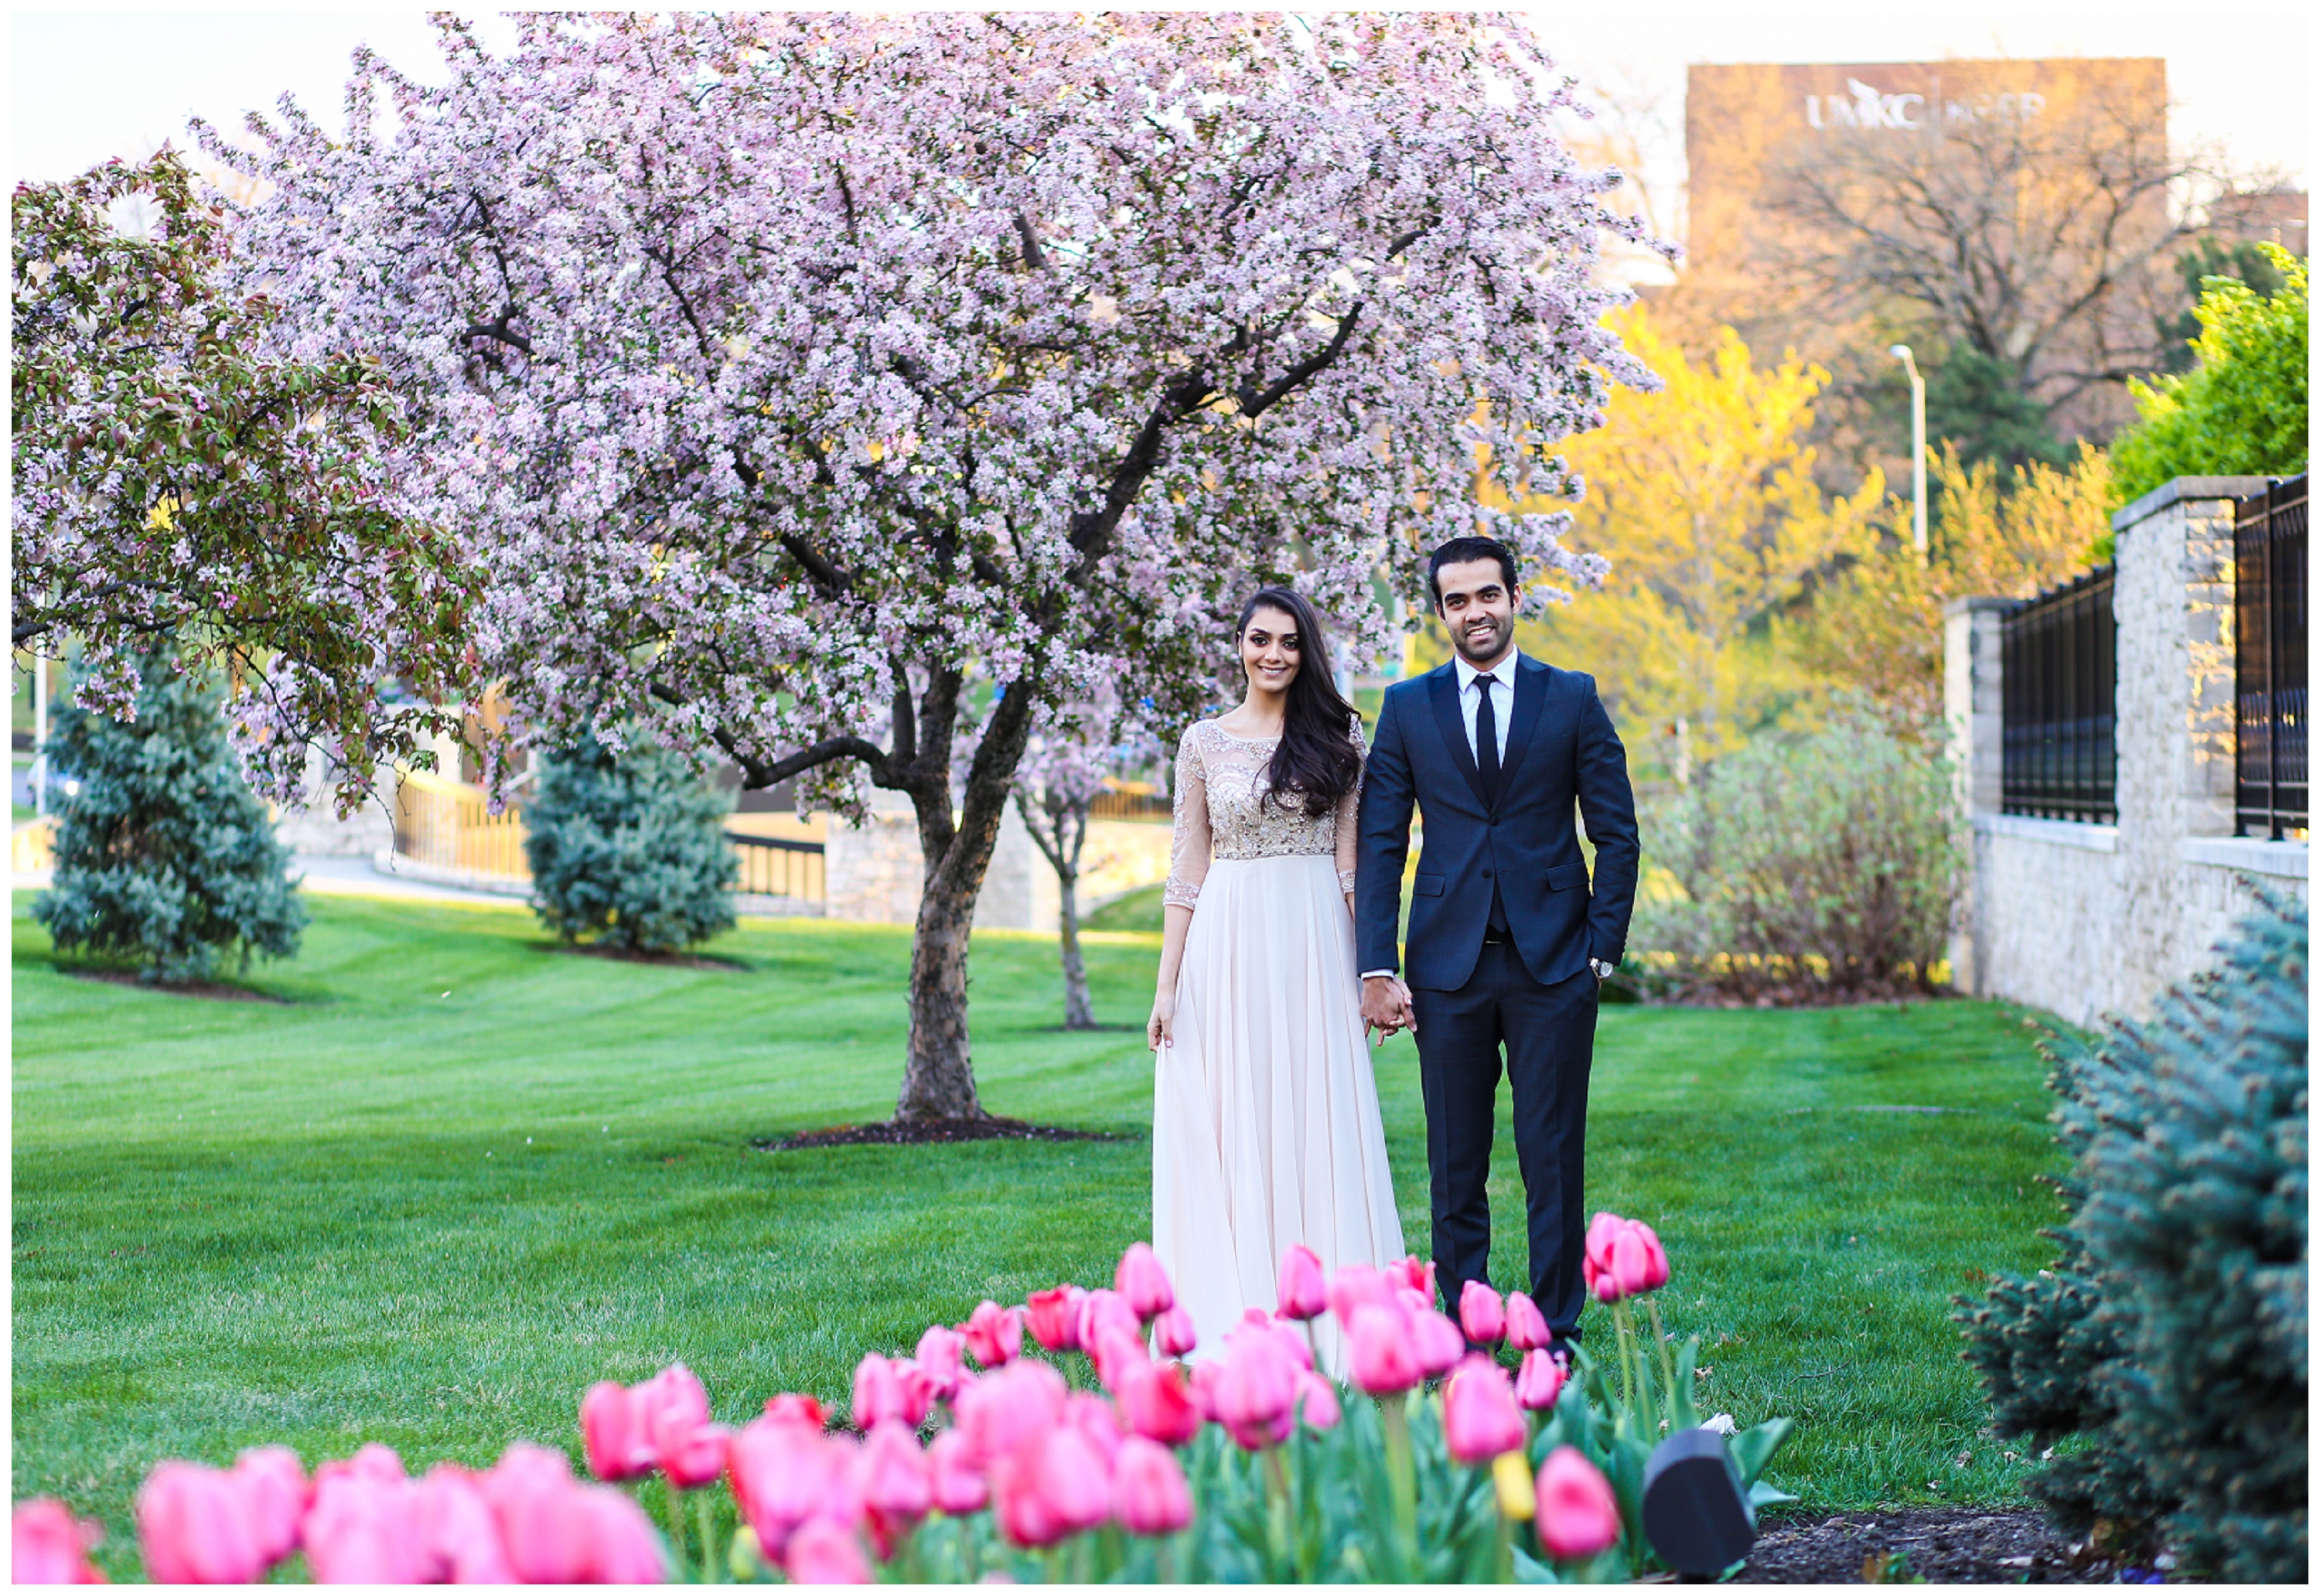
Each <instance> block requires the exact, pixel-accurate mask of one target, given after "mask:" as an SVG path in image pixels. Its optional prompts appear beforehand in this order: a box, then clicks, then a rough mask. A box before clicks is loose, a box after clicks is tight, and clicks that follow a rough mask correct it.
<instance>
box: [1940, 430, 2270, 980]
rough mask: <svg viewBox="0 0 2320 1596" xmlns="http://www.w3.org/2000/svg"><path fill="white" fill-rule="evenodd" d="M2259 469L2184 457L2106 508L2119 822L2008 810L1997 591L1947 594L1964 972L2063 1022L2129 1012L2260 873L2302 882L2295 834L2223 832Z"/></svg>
mask: <svg viewBox="0 0 2320 1596" xmlns="http://www.w3.org/2000/svg"><path fill="white" fill-rule="evenodd" d="M2263 485H2264V482H2263V479H2262V478H2261V477H2213V476H2205V477H2178V478H2177V479H2176V480H2174V481H2173V482H2170V483H2168V484H2167V485H2164V486H2162V487H2161V488H2159V489H2157V490H2156V491H2154V492H2152V493H2150V494H2145V495H2144V496H2143V498H2141V499H2138V500H2136V501H2135V502H2134V503H2132V504H2130V505H2128V506H2127V507H2126V508H2125V509H2124V510H2122V511H2120V512H2118V514H2117V515H2116V516H2114V517H2113V518H2112V521H2111V526H2112V530H2114V531H2115V532H2116V534H2117V549H2118V553H2117V560H2118V575H2117V579H2116V583H2115V584H2114V585H2113V590H2112V605H2113V612H2114V613H2115V614H2116V617H2117V621H2118V676H2117V681H2118V686H2117V697H2116V712H2117V727H2118V730H2117V748H2118V823H2117V824H2116V825H2115V826H2096V825H2084V824H2079V823H2076V822H2071V821H2042V820H2029V819H2025V818H2024V817H2020V816H2014V815H2007V814H2003V813H2000V812H1999V810H2000V807H2001V787H2000V771H1999V768H1998V760H1999V749H2000V740H1999V739H2000V734H2001V730H2002V719H2001V715H2000V705H2001V703H2002V699H2001V697H2000V694H2001V692H2002V686H2001V675H2000V669H2001V664H2002V657H2001V653H2000V649H1999V623H2000V621H2001V620H2002V617H2003V613H2004V611H2005V609H2006V608H2007V605H2006V603H2004V601H2000V600H1992V599H1980V598H1974V599H1961V600H1958V601H1956V602H1954V603H1952V604H1951V605H1950V606H1949V611H1948V616H1947V628H1948V630H1947V636H1946V638H1945V639H1944V643H1945V646H1944V663H1945V667H1946V672H1947V681H1946V683H1945V699H1946V703H1947V708H1948V712H1949V718H1950V727H1951V737H1952V751H1953V756H1954V757H1955V758H1956V760H1957V766H1958V785H1959V793H1960V797H1961V799H1962V802H1963V803H1964V806H1965V808H1966V809H1967V811H1968V812H1969V813H1970V815H1971V821H1972V826H1973V846H1972V878H1971V882H1970V884H1969V886H1968V889H1967V892H1966V893H1965V896H1964V900H1963V902H1962V905H1961V911H1960V916H1959V922H1958V926H1957V929H1956V931H1955V934H1954V935H1953V939H1952V943H1951V950H1950V951H1951V965H1952V968H1953V970H1954V971H1955V972H1956V975H1955V979H1956V981H1957V983H1958V984H1959V985H1960V986H1961V987H1962V988H1963V989H1965V990H1967V991H1971V992H1974V993H1980V994H1984V995H1989V996H1997V997H2005V998H2011V999H2014V1000H2016V1001H2017V1002H2025V1003H2033V1004H2035V1005H2036V1006H2038V1007H2039V1008H2042V1009H2045V1010H2048V1011H2052V1012H2053V1013H2055V1014H2057V1015H2060V1016H2061V1017H2062V1018H2063V1019H2065V1020H2070V1021H2071V1022H2072V1023H2074V1024H2081V1025H2083V1024H2087V1023H2089V1022H2090V1021H2091V1020H2093V1019H2095V1017H2096V1016H2098V1015H2099V1014H2101V1013H2104V1012H2106V1011H2107V1012H2116V1013H2125V1014H2140V1013H2143V1012H2145V1011H2148V1009H2149V1007H2150V1004H2151V1002H2152V999H2153V998H2154V997H2155V996H2156V995H2157V994H2158V993H2159V992H2160V991H2161V990H2162V989H2163V988H2164V987H2166V986H2168V985H2169V984H2172V983H2174V982H2177V981H2180V980H2182V979H2183V978H2184V977H2185V976H2187V975H2190V974H2191V973H2193V972H2194V971H2196V970H2198V969H2199V968H2201V967H2202V966H2204V965H2205V964H2206V962H2207V950H2208V949H2209V948H2212V947H2213V946H2214V945H2215V943H2216V941H2217V939H2220V938H2221V937H2222V936H2223V934H2224V933H2225V931H2226V930H2227V929H2229V927H2230V925H2231V923H2232V921H2233V920H2235V919H2236V918H2238V917H2239V916H2240V915H2242V914H2244V913H2245V912H2246V911H2248V910H2249V908H2251V907H2252V904H2253V901H2254V900H2253V893H2254V891H2255V884H2256V883H2258V882H2265V883H2268V884H2270V885H2271V886H2272V887H2273V888H2275V889H2285V890H2288V891H2290V892H2292V893H2295V894H2296V895H2297V896H2298V897H2301V898H2306V899H2307V901H2308V894H2309V886H2308V877H2309V874H2310V854H2309V848H2308V847H2307V845H2306V844H2305V843H2302V842H2269V841H2261V840H2257V839H2249V838H2239V837H2234V836H2233V835H2232V834H2231V833H2232V830H2233V779H2234V777H2233V761H2234V736H2233V706H2232V694H2233V685H2232V665H2233V636H2232V581H2233V571H2232V501H2233V500H2234V499H2235V498H2239V497H2242V496H2243V495H2245V494H2251V493H2254V492H2257V491H2259V490H2260V489H2261V488H2262V487H2263Z"/></svg>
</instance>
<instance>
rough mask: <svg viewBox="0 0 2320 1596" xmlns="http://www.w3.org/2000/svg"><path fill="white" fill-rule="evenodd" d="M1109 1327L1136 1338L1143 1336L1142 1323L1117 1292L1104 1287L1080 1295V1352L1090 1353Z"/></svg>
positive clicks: (1126, 1300) (1126, 1301)
mask: <svg viewBox="0 0 2320 1596" xmlns="http://www.w3.org/2000/svg"><path fill="white" fill-rule="evenodd" d="M1110 1326H1117V1327H1118V1328H1120V1329H1123V1330H1126V1331H1127V1332H1128V1334H1129V1335H1131V1336H1135V1337H1138V1338H1141V1337H1142V1335H1143V1334H1144V1321H1143V1320H1142V1319H1138V1318H1137V1317H1136V1310H1134V1309H1133V1308H1130V1307H1129V1306H1128V1299H1127V1298H1125V1297H1123V1296H1121V1295H1120V1294H1119V1292H1115V1291H1113V1290H1111V1289H1110V1287H1108V1286H1099V1287H1098V1288H1097V1289H1096V1290H1094V1291H1092V1292H1082V1293H1081V1294H1080V1321H1079V1345H1080V1350H1081V1351H1083V1352H1092V1350H1093V1348H1094V1347H1095V1345H1096V1343H1097V1342H1098V1341H1099V1340H1100V1339H1101V1338H1102V1336H1103V1332H1104V1330H1105V1328H1107V1327H1110Z"/></svg>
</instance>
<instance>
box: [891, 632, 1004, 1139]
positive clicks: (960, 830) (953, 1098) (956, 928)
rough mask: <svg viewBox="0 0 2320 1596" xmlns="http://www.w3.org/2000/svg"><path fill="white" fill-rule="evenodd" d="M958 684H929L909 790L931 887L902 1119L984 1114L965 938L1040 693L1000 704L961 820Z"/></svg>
mask: <svg viewBox="0 0 2320 1596" xmlns="http://www.w3.org/2000/svg"><path fill="white" fill-rule="evenodd" d="M957 689H958V684H957V682H956V679H955V678H954V679H952V680H950V681H949V682H947V683H946V684H938V685H937V686H935V687H932V688H930V689H929V694H928V700H929V708H928V711H927V712H924V713H922V714H921V715H920V717H919V721H920V727H919V730H920V734H921V736H922V739H923V751H922V752H921V753H920V756H919V757H918V759H917V760H916V761H915V765H916V767H917V771H918V775H917V778H916V779H914V780H913V781H912V782H911V784H910V785H909V786H908V787H907V788H906V789H905V790H907V791H908V792H909V793H910V794H911V804H912V806H913V807H914V808H915V809H916V810H917V811H918V816H919V846H920V849H921V850H922V852H923V854H924V856H925V858H926V890H925V893H924V895H922V896H921V897H920V900H919V919H918V928H917V931H916V933H915V935H914V936H913V937H912V938H911V1047H910V1055H909V1056H908V1057H907V1058H905V1059H904V1060H903V1063H902V1095H901V1096H900V1097H899V1098H897V1099H896V1100H895V1103H894V1118H896V1119H897V1120H936V1119H957V1118H964V1119H980V1118H982V1117H983V1103H982V1101H981V1100H980V1099H979V1098H978V1097H977V1096H976V1095H975V1090H974V1059H973V1056H972V1055H971V1053H970V1051H969V1047H968V1039H967V1029H966V953H967V934H968V932H970V931H971V930H973V929H974V901H975V899H976V898H977V897H978V896H979V895H980V894H981V893H982V891H983V875H985V873H986V872H988V871H989V869H990V868H991V854H992V849H993V848H995V847H996V846H997V845H998V842H999V822H1000V821H1001V819H1002V818H1004V816H1005V814H1006V812H1007V793H1008V790H1009V787H1010V784H1012V783H1013V781H1014V777H1015V766H1017V765H1018V764H1020V762H1021V761H1022V757H1023V747H1024V744H1025V743H1026V742H1027V741H1028V740H1029V737H1030V730H1031V727H1030V720H1031V715H1030V711H1031V699H1032V694H1031V693H1030V692H1029V691H1028V690H1020V691H1017V692H1013V693H1008V694H1002V695H1001V698H1000V700H999V703H997V704H996V705H995V706H994V707H993V708H992V714H991V720H990V722H989V724H988V725H986V726H985V727H984V729H983V741H982V743H981V744H980V746H978V747H977V748H976V749H975V752H974V763H973V764H972V765H971V766H969V767H968V770H967V775H966V784H965V793H962V794H961V797H962V800H963V802H962V803H961V804H960V807H959V811H958V816H957V819H956V821H953V819H952V814H951V806H950V805H951V784H950V726H951V717H952V715H953V714H954V713H955V712H956V697H957ZM945 699H947V700H948V702H947V703H943V702H941V701H942V700H945Z"/></svg>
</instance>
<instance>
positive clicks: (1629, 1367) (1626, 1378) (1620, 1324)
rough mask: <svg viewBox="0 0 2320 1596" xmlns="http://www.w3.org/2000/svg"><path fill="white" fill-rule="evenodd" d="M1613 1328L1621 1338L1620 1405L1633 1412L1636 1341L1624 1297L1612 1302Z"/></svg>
mask: <svg viewBox="0 0 2320 1596" xmlns="http://www.w3.org/2000/svg"><path fill="white" fill-rule="evenodd" d="M1611 1328H1612V1332H1613V1333H1614V1334H1615V1335H1617V1336H1618V1339H1619V1406H1621V1407H1622V1408H1625V1409H1626V1410H1627V1411H1628V1412H1630V1413H1632V1412H1634V1411H1635V1410H1636V1374H1635V1368H1636V1341H1635V1330H1634V1328H1633V1326H1632V1324H1631V1321H1630V1319H1629V1318H1628V1315H1627V1302H1626V1301H1625V1300H1624V1299H1622V1300H1621V1301H1617V1302H1614V1303H1612V1304H1611Z"/></svg>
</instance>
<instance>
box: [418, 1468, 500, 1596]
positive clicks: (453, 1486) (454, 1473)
mask: <svg viewBox="0 0 2320 1596" xmlns="http://www.w3.org/2000/svg"><path fill="white" fill-rule="evenodd" d="M418 1517H419V1521H420V1524H421V1533H422V1534H423V1535H424V1536H425V1537H426V1547H427V1558H426V1561H427V1564H428V1568H427V1572H426V1573H425V1575H424V1576H423V1577H424V1578H425V1579H426V1580H427V1582H429V1583H430V1584H440V1583H449V1584H455V1585H512V1584H513V1583H515V1582H516V1577H515V1570H514V1568H513V1567H512V1565H511V1564H509V1562H508V1556H507V1548H506V1546H503V1544H502V1543H501V1539H500V1527H499V1519H498V1518H497V1516H496V1515H494V1513H493V1511H492V1507H491V1503H490V1502H489V1501H486V1500H485V1497H484V1492H483V1489H482V1485H481V1482H480V1481H479V1479H478V1477H477V1476H476V1475H474V1474H469V1473H468V1472H467V1470H466V1469H463V1468H461V1467H460V1466H459V1465H458V1464H456V1463H439V1464H437V1465H435V1466H434V1467H433V1468H431V1469H429V1470H428V1471H427V1477H426V1478H425V1479H423V1480H421V1481H420V1482H419V1484H418Z"/></svg>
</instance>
